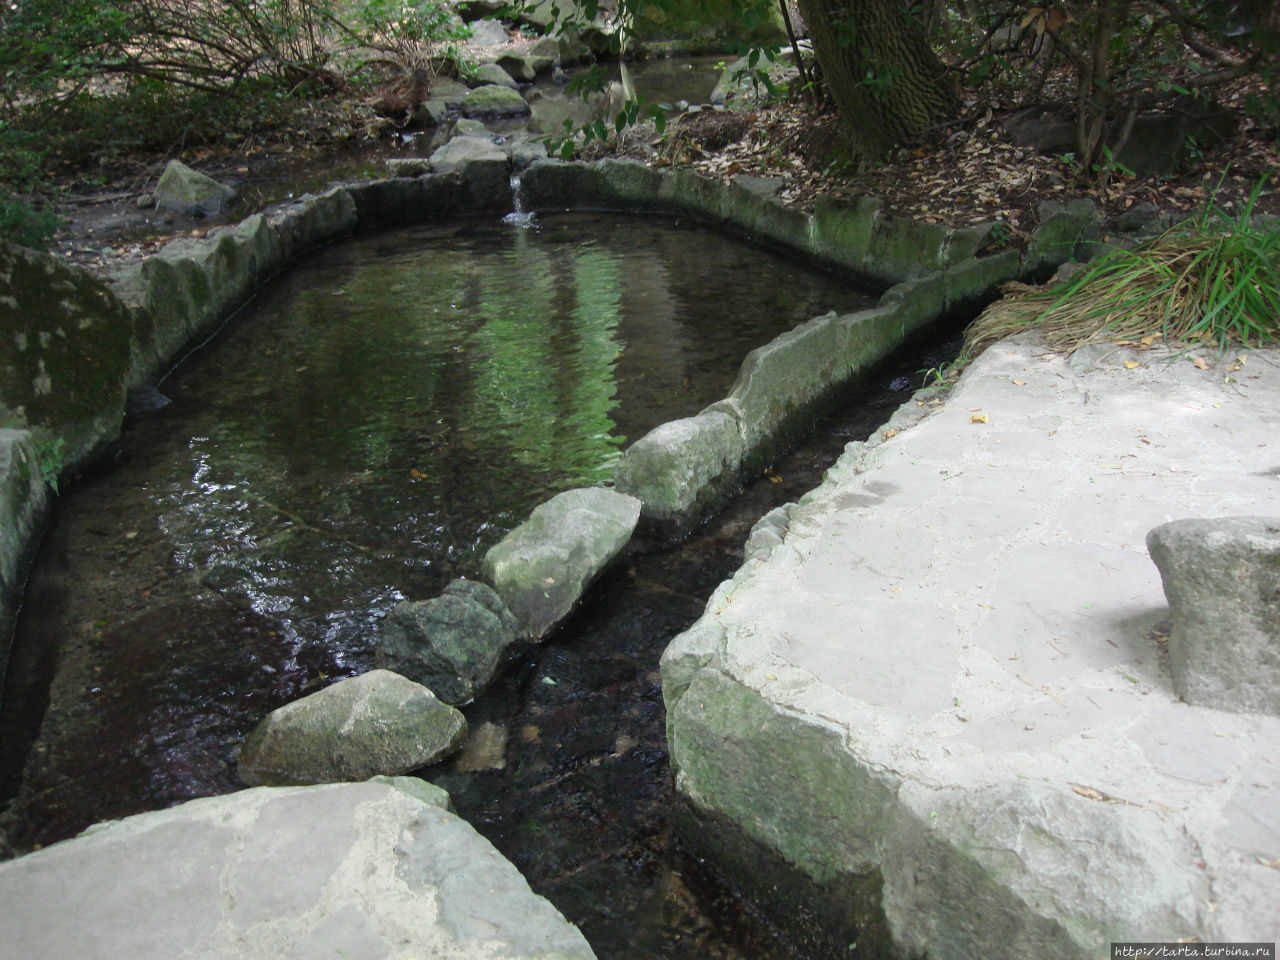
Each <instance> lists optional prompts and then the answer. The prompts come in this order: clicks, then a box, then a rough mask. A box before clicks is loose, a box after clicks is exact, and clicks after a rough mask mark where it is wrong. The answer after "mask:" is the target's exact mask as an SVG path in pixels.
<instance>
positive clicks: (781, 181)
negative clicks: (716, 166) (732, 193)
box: [733, 173, 787, 197]
mask: <svg viewBox="0 0 1280 960" xmlns="http://www.w3.org/2000/svg"><path fill="white" fill-rule="evenodd" d="M733 182H734V184H735V185H737V186H739V187H741V188H742V189H743V190H747V191H750V192H751V193H754V194H757V195H758V196H761V197H776V196H777V195H778V193H779V192H780V191H781V190H782V188H783V187H785V186H786V185H787V180H786V178H785V177H757V176H753V175H752V174H749V173H740V174H738V175H737V176H736V177H734V178H733Z"/></svg>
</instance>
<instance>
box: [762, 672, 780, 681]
mask: <svg viewBox="0 0 1280 960" xmlns="http://www.w3.org/2000/svg"><path fill="white" fill-rule="evenodd" d="M764 678H765V679H766V680H777V679H778V675H777V674H776V673H766V674H765V675H764Z"/></svg>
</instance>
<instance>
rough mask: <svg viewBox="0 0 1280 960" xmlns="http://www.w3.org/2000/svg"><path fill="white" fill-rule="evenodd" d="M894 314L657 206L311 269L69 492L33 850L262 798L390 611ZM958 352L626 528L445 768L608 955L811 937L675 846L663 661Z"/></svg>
mask: <svg viewBox="0 0 1280 960" xmlns="http://www.w3.org/2000/svg"><path fill="white" fill-rule="evenodd" d="M873 301H874V295H873V294H869V293H867V292H865V291H861V290H858V289H856V288H852V287H850V286H848V285H847V284H845V283H843V282H842V281H841V280H839V279H838V278H835V277H832V276H830V275H828V274H824V273H822V272H819V271H817V270H814V269H811V268H808V267H805V266H803V265H802V264H800V263H798V262H797V261H794V260H790V259H786V258H783V257H780V256H777V255H774V254H772V253H770V252H768V251H765V250H762V249H760V248H757V247H753V246H749V245H746V244H744V243H742V242H740V241H736V240H731V239H729V238H727V237H725V236H723V235H721V234H719V233H716V232H713V231H710V230H708V229H704V228H702V227H698V226H695V225H693V224H690V223H687V222H684V221H673V220H669V219H665V218H656V217H654V218H645V217H638V218H630V219H625V220H623V219H620V218H617V217H610V216H604V215H586V214H573V215H562V216H546V217H542V218H540V219H539V220H538V221H536V222H535V224H534V227H533V228H532V229H520V228H518V227H514V226H511V225H509V224H506V223H501V222H496V221H493V220H487V219H485V220H482V219H469V220H459V221H452V222H448V223H444V224H431V225H425V226H419V227H414V228H409V229H401V230H397V231H392V232H384V233H379V234H375V235H371V236H366V237H363V238H360V239H357V240H353V241H350V242H347V243H344V244H341V245H338V246H334V247H330V248H327V249H325V250H321V251H318V252H316V253H313V254H311V255H310V256H308V257H307V258H305V259H303V260H302V261H300V262H299V263H298V264H297V265H296V266H294V267H293V268H292V269H291V270H290V271H289V272H288V273H287V274H286V275H284V276H282V277H280V278H278V279H277V280H276V281H274V282H273V283H271V284H270V285H268V287H267V288H265V289H264V290H263V291H262V292H261V293H260V295H259V296H258V297H257V298H256V299H255V301H254V302H253V303H251V304H250V305H249V306H248V307H247V308H245V309H244V310H242V311H241V312H240V313H239V314H237V316H236V317H234V318H233V319H232V321H231V322H230V323H229V324H228V325H227V327H226V328H225V329H224V330H223V331H222V332H221V333H220V335H219V336H218V337H217V338H216V339H215V340H214V341H213V342H211V343H210V344H208V345H207V346H206V347H205V348H203V349H201V350H199V351H197V352H196V353H194V354H193V355H192V356H191V357H189V358H188V359H187V360H186V361H185V362H184V364H183V365H182V366H181V367H180V368H179V369H178V370H177V371H176V372H175V374H174V375H172V376H171V377H170V379H169V380H168V381H166V383H165V384H164V385H163V389H164V392H165V394H166V395H167V396H168V397H170V398H171V399H172V403H171V404H170V405H169V406H167V407H165V408H163V409H161V410H159V411H157V412H154V413H152V414H150V415H147V416H145V417H141V418H139V419H136V420H134V421H132V422H130V423H129V424H128V425H127V426H126V429H125V432H124V435H123V437H122V438H121V440H120V442H119V444H118V445H117V449H116V451H115V454H114V456H113V457H112V458H111V459H110V461H109V462H108V463H105V464H104V465H102V466H101V467H100V468H99V469H97V470H96V471H94V472H93V473H92V474H91V475H89V476H87V477H85V478H84V479H82V480H81V481H80V482H78V483H77V484H76V487H75V489H73V490H71V491H64V493H65V495H64V496H63V497H62V498H60V500H59V503H58V505H57V509H56V516H55V522H54V525H53V527H52V529H51V530H50V532H49V533H48V535H47V536H46V538H45V541H44V543H43V546H42V548H41V553H40V556H39V558H38V560H37V565H36V567H35V569H34V571H33V574H32V576H31V579H30V582H29V585H28V593H27V599H26V602H25V604H24V608H23V612H22V617H21V620H20V623H19V627H18V632H17V635H16V638H15V644H14V654H13V657H12V660H11V663H10V669H9V678H10V682H9V687H8V688H7V689H6V690H5V692H4V700H3V704H2V706H3V709H2V711H0V743H2V744H3V747H4V749H3V755H2V756H0V760H2V761H3V763H2V765H0V801H4V800H9V799H13V800H14V802H13V803H12V805H11V808H10V811H9V813H8V814H7V815H6V820H7V823H6V829H7V832H8V833H9V835H10V838H11V840H12V841H13V844H14V846H15V848H16V849H19V850H22V849H29V848H30V847H31V846H33V845H35V844H47V843H50V842H54V841H56V840H59V839H62V838H65V837H68V836H71V835H73V834H75V833H76V832H78V831H79V830H81V829H83V828H84V827H85V826H87V825H89V824H90V823H93V822H95V821H98V820H101V819H106V818H111V817H119V816H124V815H127V814H131V813H136V812H139V811H143V810H149V809H156V808H161V807H165V806H169V805H172V804H174V803H177V802H181V801H183V800H186V799H189V798H192V797H197V796H205V795H211V794H218V793H226V792H229V791H233V790H236V789H240V788H241V785H240V784H239V782H238V780H237V779H236V776H235V759H236V756H237V753H238V749H239V744H240V743H241V742H242V741H243V738H244V736H245V735H246V734H247V733H248V732H249V731H250V730H251V729H252V728H253V726H254V725H255V724H256V723H257V722H258V721H259V720H260V719H261V718H262V717H263V716H264V715H265V714H266V713H267V712H269V711H270V710H272V709H274V708H275V707H277V706H280V705H281V704H283V703H286V702H288V701H290V700H292V699H295V698H296V697H298V696H301V695H303V694H305V693H308V692H310V691H312V690H314V689H317V688H319V687H321V686H323V685H325V684H328V683H330V682H333V681H334V680H337V679H340V678H343V677H347V676H352V675H354V674H357V673H361V672H363V671H365V670H367V669H369V668H370V666H371V664H372V658H373V652H374V645H375V642H376V638H377V631H378V622H379V621H380V620H381V619H382V618H383V617H384V616H385V615H386V613H387V611H388V610H389V609H390V608H391V607H392V606H393V605H394V604H395V603H396V602H398V601H399V600H401V599H404V598H406V597H408V598H411V599H427V598H429V597H432V596H435V595H436V594H437V593H438V592H439V591H440V589H441V588H443V587H444V585H445V584H446V583H447V582H448V581H449V580H451V579H453V578H454V577H457V576H472V577H474V576H476V575H477V571H478V568H479V561H480V558H481V557H482V556H483V553H484V551H485V550H487V549H488V547H489V546H491V545H492V544H493V543H495V542H496V541H497V540H498V539H500V538H501V536H502V535H503V534H504V533H506V532H507V531H508V530H510V529H511V528H512V527H514V526H516V525H517V524H519V523H520V522H522V521H523V520H524V518H525V517H526V516H527V515H528V512H529V511H530V510H531V509H532V508H533V507H534V506H536V505H537V504H538V503H540V502H541V501H543V500H545V499H547V498H548V497H549V496H551V495H552V494H554V493H555V492H557V491H559V490H562V489H566V488H569V487H573V486H583V485H591V484H596V483H600V482H607V480H608V479H609V477H610V476H611V473H612V469H613V464H614V461H615V460H616V458H617V456H618V452H619V450H620V449H621V448H622V447H623V446H625V445H626V444H627V443H628V442H630V441H631V440H634V439H636V438H638V437H639V436H641V435H643V434H644V433H645V432H646V431H648V430H649V429H651V428H652V427H654V426H657V425H658V424H660V423H663V422H665V421H667V420H671V419H673V418H676V417H681V416H688V415H691V414H693V413H695V412H696V411H698V410H699V409H701V408H702V407H703V406H705V405H706V404H708V403H710V402H712V401H714V400H716V399H718V398H720V397H722V396H724V395H725V394H726V393H727V391H728V389H729V387H730V385H731V384H732V382H733V379H734V377H735V376H736V373H737V370H738V368H739V366H740V363H741V360H742V357H743V356H744V355H745V354H746V353H747V352H748V350H750V349H751V348H752V347H754V346H757V345H760V344H763V343H765V342H767V341H769V340H771V339H772V338H773V337H774V336H776V335H777V334H779V333H781V332H783V331H785V330H787V329H789V328H790V327H792V326H794V325H795V324H796V323H798V322H801V321H803V320H806V319H808V318H810V317H812V316H814V315H817V314H819V313H823V312H826V311H827V310H830V309H838V310H840V311H841V312H847V311H850V310H855V309H859V308H861V307H863V306H866V305H868V304H870V303H871V302H873ZM933 338H934V340H935V341H936V340H937V338H938V335H937V334H936V333H935V334H934V335H933ZM954 348H955V344H954V343H951V344H949V345H947V346H943V347H934V348H929V349H928V350H926V349H925V348H920V349H917V350H916V351H914V352H912V353H910V354H909V355H906V356H903V357H902V358H901V359H900V360H898V361H896V363H895V364H894V365H893V366H894V368H893V369H890V368H888V367H884V368H881V369H880V370H879V371H877V372H876V374H875V375H874V376H873V377H871V378H869V379H868V381H867V383H868V384H869V385H868V386H864V387H862V388H859V390H858V391H856V392H854V393H852V394H851V395H850V396H849V398H847V400H845V401H844V402H843V403H842V405H841V406H840V408H839V409H837V410H836V411H835V412H834V413H833V414H831V415H830V416H829V417H828V418H826V419H824V420H823V421H822V422H821V424H817V429H816V430H815V433H814V435H813V436H812V437H811V439H810V440H809V441H808V442H807V443H806V444H805V445H803V446H802V447H801V448H799V449H798V450H797V451H795V452H793V453H792V454H790V455H789V456H787V457H785V458H782V459H781V460H779V461H778V462H777V463H775V464H774V465H773V467H772V468H771V469H770V470H768V471H766V472H765V474H764V475H763V476H762V477H760V478H758V479H757V480H755V481H753V482H752V483H750V484H748V486H747V489H746V491H745V492H744V493H743V495H742V496H741V497H739V498H738V499H737V500H736V501H735V502H734V503H733V504H732V505H731V506H730V507H728V508H727V509H726V510H725V511H723V512H722V514H721V515H720V516H718V517H717V518H716V519H715V520H714V521H713V522H712V523H710V524H709V525H707V526H706V527H704V528H703V529H701V530H699V531H697V532H696V533H695V534H694V536H693V537H691V538H690V539H689V540H688V541H686V542H685V543H684V544H682V545H680V546H678V547H674V548H670V547H665V546H663V545H660V544H657V543H644V542H642V541H638V542H633V544H632V545H631V546H630V547H629V548H628V550H627V552H626V553H625V554H624V556H623V557H622V558H621V560H620V562H618V563H617V564H616V565H615V566H614V567H613V568H612V569H611V571H610V572H609V573H608V574H607V575H606V576H605V577H604V578H603V579H602V581H601V582H600V583H599V584H597V586H596V587H595V588H593V589H592V591H591V592H590V593H589V595H588V596H587V598H586V600H585V602H584V604H583V606H582V608H581V609H580V611H579V612H578V613H577V614H576V615H575V616H574V617H573V618H572V619H571V621H570V622H568V623H567V624H566V625H565V626H563V627H562V628H561V629H560V630H559V631H558V632H557V633H556V634H555V635H554V636H553V637H552V638H551V639H550V640H548V641H547V642H546V643H544V644H543V645H541V646H540V647H539V648H537V649H536V650H535V651H534V652H533V653H532V654H530V655H529V656H528V657H527V659H526V660H525V662H523V663H520V664H517V665H516V667H515V668H514V669H512V670H509V671H508V672H507V673H506V674H505V675H503V677H502V678H501V679H500V680H499V682H498V683H497V685H496V686H495V687H494V688H492V689H491V690H489V691H488V692H487V693H486V694H484V695H482V697H481V698H480V700H479V701H478V702H477V703H474V704H472V705H470V706H468V707H466V708H465V709H464V712H465V713H466V714H467V718H468V722H469V724H470V728H471V737H470V740H469V742H468V744H467V746H466V748H465V749H464V751H463V752H462V753H461V754H460V755H458V756H457V757H455V758H454V759H452V760H450V761H449V762H448V763H446V764H444V765H441V766H438V767H435V768H432V769H429V770H426V771H422V772H421V774H420V775H422V776H425V777H426V778H427V779H430V780H432V781H434V782H436V783H439V784H440V785H441V786H444V787H445V788H447V789H448V790H449V791H450V792H451V794H452V795H453V797H454V803H455V805H456V807H457V809H458V811H459V813H460V814H462V815H463V816H464V817H466V818H467V819H468V820H469V821H471V822H472V823H473V824H474V825H475V826H476V828H477V829H479V830H480V831H481V832H482V833H484V834H485V835H486V836H488V837H489V839H490V840H491V841H492V842H493V843H494V844H495V845H496V846H497V847H498V849H499V850H501V851H502V852H503V853H504V854H505V855H506V856H507V857H508V858H510V859H511V860H512V861H513V862H514V863H515V864H516V865H517V867H519V868H520V869H521V870H522V872H524V873H525V875H526V876H527V877H528V879H529V881H530V883H531V885H532V886H533V888H534V890H535V891H537V892H539V893H541V894H543V895H545V896H547V897H548V898H549V899H550V900H551V901H552V902H553V903H555V904H556V905H557V906H558V907H559V908H560V910H561V911H562V912H563V913H564V914H565V915H566V916H567V917H568V918H569V919H570V920H571V921H573V922H574V923H577V924H578V925H579V926H580V927H581V928H582V929H583V932H584V933H585V934H586V936H587V938H588V939H589V940H590V942H591V943H592V945H593V947H594V948H595V950H596V951H597V953H598V955H599V956H600V957H601V958H604V960H608V958H619V960H621V958H626V960H643V958H655V960H656V958H688V960H692V958H695V957H697V958H706V957H724V958H752V960H770V958H774V957H778V958H781V957H790V956H794V954H793V953H791V952H790V950H789V948H788V947H787V946H785V945H784V944H783V942H782V941H781V940H779V939H776V938H775V937H774V935H773V933H772V931H771V930H770V928H769V927H768V926H767V925H766V924H764V923H762V922H761V921H759V920H757V919H755V918H754V917H753V916H752V915H750V914H749V913H748V912H747V911H746V910H745V909H744V908H743V907H742V906H741V905H740V904H738V902H737V901H736V900H734V899H733V898H732V897H731V896H729V895H728V894H727V893H726V892H725V891H724V890H723V889H722V888H721V887H719V886H718V885H717V884H716V883H715V882H714V881H713V880H712V879H710V878H709V877H708V876H707V875H706V874H705V872H704V871H703V870H702V869H701V867H699V865H698V864H697V863H695V862H694V861H693V860H692V859H691V858H689V857H687V856H686V855H685V854H683V853H682V852H681V851H680V850H679V848H678V847H677V846H676V845H675V844H674V842H673V840H672V837H671V835H670V832H669V828H668V819H667V811H668V810H669V809H670V804H671V802H672V791H671V784H670V777H669V775H668V772H667V756H666V747H665V740H664V731H663V708H662V694H661V683H660V676H659V671H658V659H659V657H660V655H661V653H662V650H663V649H664V647H665V646H666V645H667V643H668V642H669V640H670V639H671V638H672V637H673V636H674V635H675V634H676V633H678V632H680V631H681V630H683V629H684V628H686V627H687V626H688V625H689V624H691V623H692V622H693V620H695V619H696V618H697V616H698V615H699V614H700V613H701V610H702V606H703V604H704V603H705V601H706V598H707V597H708V596H709V594H710V592H711V590H712V589H713V587H714V586H715V585H716V584H717V583H718V582H719V581H720V580H722V579H723V578H725V577H726V576H728V575H729V574H731V573H732V571H733V570H734V569H735V568H736V567H737V566H738V565H739V564H740V563H741V558H742V547H743V543H744V541H745V538H746V534H747V532H748V531H749V529H750V526H751V524H752V523H754V521H755V520H756V519H758V518H759V516H761V515H762V514H763V513H765V512H766V511H767V510H769V509H771V508H772V507H773V506H775V505H777V504H779V503H783V502H786V501H788V500H793V499H796V498H798V497H799V496H800V495H801V494H802V493H803V492H804V491H805V490H808V489H811V488H812V487H814V486H816V485H817V484H818V483H819V482H820V480H821V475H822V472H823V471H824V470H825V469H826V467H828V466H829V465H830V464H831V463H832V462H833V461H834V459H835V458H836V457H837V456H838V455H839V453H840V452H841V451H842V450H843V448H844V446H845V444H846V443H848V442H849V441H850V440H854V439H861V438H864V437H865V436H866V435H867V434H868V433H869V432H870V431H871V430H873V429H874V428H875V427H876V426H877V425H878V424H880V423H882V422H883V421H884V420H885V419H886V418H887V416H888V415H889V413H890V412H891V410H892V408H893V407H894V406H896V405H897V404H898V403H900V402H902V401H903V400H905V399H906V398H907V396H908V395H909V394H908V393H907V392H906V391H908V390H910V389H911V388H913V387H915V386H918V385H919V376H918V374H917V371H919V370H921V369H923V368H927V367H930V366H936V365H937V363H939V362H940V360H941V359H946V352H947V350H948V349H950V350H952V351H954Z"/></svg>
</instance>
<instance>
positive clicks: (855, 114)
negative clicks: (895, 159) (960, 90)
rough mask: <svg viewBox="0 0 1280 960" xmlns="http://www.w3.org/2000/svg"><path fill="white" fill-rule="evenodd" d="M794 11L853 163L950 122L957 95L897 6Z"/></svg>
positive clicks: (804, 1) (854, 4)
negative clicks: (806, 29) (805, 27)
mask: <svg viewBox="0 0 1280 960" xmlns="http://www.w3.org/2000/svg"><path fill="white" fill-rule="evenodd" d="M799 4H800V12H801V14H802V16H803V17H804V20H805V23H806V24H808V27H809V38H810V40H811V41H812V42H813V53H814V56H815V58H816V59H817V61H818V66H819V67H820V68H821V70H822V76H823V81H824V82H825V84H826V87H827V90H828V92H829V93H830V94H831V99H832V100H834V101H835V105H836V109H837V110H838V111H839V113H840V125H841V129H842V132H843V134H844V141H845V146H846V147H847V148H848V150H849V152H850V154H851V156H852V158H853V159H855V160H874V159H879V158H881V157H883V156H884V155H885V154H886V153H888V152H889V150H890V149H891V148H893V147H894V146H896V145H897V144H900V143H905V142H908V141H911V140H914V139H916V138H918V137H919V136H920V135H921V134H923V133H924V132H925V131H926V130H928V129H930V128H931V127H934V126H936V125H937V124H939V123H942V122H945V121H947V120H950V119H952V118H953V117H955V115H956V113H957V111H958V108H959V103H958V98H957V96H956V93H955V91H954V89H952V88H951V87H950V86H949V85H948V84H947V81H946V78H945V77H944V74H943V70H942V65H941V64H940V63H939V62H938V58H937V57H935V56H934V54H933V51H932V50H931V49H930V48H929V44H928V41H927V39H926V37H925V32H924V24H923V22H922V21H920V20H919V19H918V18H911V19H909V14H908V13H907V12H906V9H907V7H906V4H905V3H904V2H903V0H799Z"/></svg>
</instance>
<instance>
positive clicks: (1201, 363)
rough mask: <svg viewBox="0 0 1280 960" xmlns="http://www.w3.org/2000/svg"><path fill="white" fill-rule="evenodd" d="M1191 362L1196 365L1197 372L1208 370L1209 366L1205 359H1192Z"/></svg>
mask: <svg viewBox="0 0 1280 960" xmlns="http://www.w3.org/2000/svg"><path fill="white" fill-rule="evenodd" d="M1191 362H1192V363H1193V364H1195V366H1196V369H1197V370H1208V369H1209V364H1207V363H1206V362H1205V359H1204V357H1192V358H1191Z"/></svg>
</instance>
